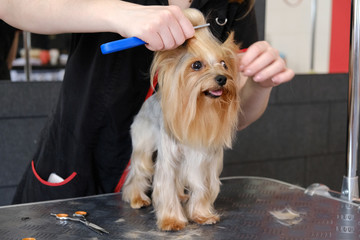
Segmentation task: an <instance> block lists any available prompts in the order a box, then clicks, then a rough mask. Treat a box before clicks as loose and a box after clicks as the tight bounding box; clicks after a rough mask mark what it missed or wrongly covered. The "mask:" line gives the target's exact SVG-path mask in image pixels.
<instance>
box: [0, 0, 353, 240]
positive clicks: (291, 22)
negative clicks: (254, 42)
mask: <svg viewBox="0 0 360 240" xmlns="http://www.w3.org/2000/svg"><path fill="white" fill-rule="evenodd" d="M356 2H358V1H350V0H256V2H255V8H256V18H257V23H258V34H259V37H260V39H264V40H266V41H268V42H269V43H270V44H271V45H272V46H274V47H275V48H276V49H278V50H279V52H280V55H281V57H282V58H283V59H284V60H285V61H286V63H287V65H288V67H289V68H291V69H293V70H294V72H295V74H296V75H295V77H294V79H293V80H292V81H290V82H288V83H285V84H282V85H280V86H278V87H275V88H274V89H273V90H272V93H271V97H270V101H269V105H268V108H267V109H266V111H265V113H264V114H263V115H262V116H261V118H260V119H258V120H257V121H256V122H254V123H253V124H251V125H250V126H249V127H247V128H246V129H244V130H242V131H239V132H237V135H236V138H235V142H234V144H233V147H232V149H227V150H226V151H225V154H224V168H223V172H222V174H221V178H222V179H224V183H223V186H221V188H223V187H224V190H221V191H220V194H219V199H220V200H219V203H218V205H217V204H215V207H216V206H218V207H216V208H217V209H218V210H219V211H220V212H221V211H222V210H223V211H224V212H221V214H222V219H224V220H220V223H219V224H222V221H224V222H223V224H225V225H219V226H222V227H223V228H230V227H231V224H230V223H229V225H226V224H227V222H226V221H227V219H228V220H229V219H231V218H233V219H234V221H235V220H236V219H237V221H239V222H236V221H235V222H236V224H235V225H236V227H234V228H233V231H234V232H236V231H238V228H240V226H244V228H243V229H246V228H249V229H252V230H253V229H257V230H256V232H252V230H249V231H248V232H247V233H244V232H241V233H239V235H237V236H239V238H238V239H280V238H277V237H276V236H278V235H282V237H284V236H291V237H289V238H286V237H285V238H281V239H360V225H359V224H357V223H358V222H359V221H360V213H359V211H357V210H356V209H357V207H355V210H354V211H352V210H351V207H353V206H355V205H356V201H355V200H354V202H353V203H351V202H352V201H353V199H352V198H351V197H352V196H354V197H357V198H358V197H359V196H358V189H357V188H358V184H357V182H358V180H357V176H356V168H357V162H358V160H357V159H358V158H357V141H358V139H357V138H358V137H357V136H358V135H357V132H358V115H359V109H358V105H359V103H360V102H359V101H360V99H359V98H358V96H357V95H358V94H359V93H358V92H357V91H356V90H357V89H354V88H356V86H359V85H358V84H359V83H357V81H360V79H359V78H360V74H359V73H358V71H359V69H357V68H359V67H360V65H358V66H353V65H356V61H355V60H354V59H357V58H359V54H360V52H359V51H360V50H359V49H357V52H356V51H352V50H353V48H354V47H352V45H354V44H356V42H357V43H358V42H359V41H358V39H356V38H355V40H354V39H352V33H354V32H356V31H355V30H357V33H359V31H360V29H355V28H356V27H357V28H359V27H360V25H356V24H354V22H355V21H356V18H351V15H352V11H356V8H355V7H354V5H356V4H357V3H356ZM359 2H360V1H359ZM358 5H360V3H358ZM357 7H358V8H359V6H357ZM358 13H360V12H358ZM354 19H355V20H354ZM357 21H359V20H357ZM355 37H356V36H355ZM359 37H360V36H357V38H359ZM68 45H69V35H67V34H63V35H38V34H33V33H28V32H24V33H20V35H19V46H18V53H17V57H16V59H15V60H14V64H13V67H12V69H11V72H10V78H11V79H1V81H0V99H1V100H0V161H1V168H0V215H3V214H7V212H6V211H9V212H10V210H11V209H13V208H15V207H13V208H11V207H9V206H8V205H10V204H11V201H12V198H13V196H14V194H15V189H16V186H17V184H18V183H19V181H20V179H21V177H22V174H23V173H24V171H25V168H26V167H27V165H28V164H29V160H30V158H31V157H32V156H33V154H34V151H35V149H36V146H37V143H38V138H39V134H40V131H41V129H42V128H43V127H44V124H45V122H46V119H47V117H48V115H49V114H50V113H51V111H52V110H53V108H54V105H55V104H56V101H57V98H58V94H59V91H60V88H61V85H62V78H63V76H64V73H65V70H64V66H65V64H66V60H67V53H68V52H67V47H68ZM355 50H356V49H355ZM349 72H350V74H349ZM356 74H358V75H356ZM356 77H358V79H356ZM354 157H355V159H354ZM351 158H353V159H351ZM349 168H352V169H349ZM354 168H355V169H354ZM351 173H355V176H349V174H351ZM233 177H235V178H233ZM237 177H240V178H237ZM246 177H249V178H246ZM232 179H238V180H239V179H240V180H239V181H240V182H239V183H238V185H237V183H236V184H235V185H234V186H230V185H231V184H230V185H227V184H226V181H230V182H231V181H237V180H232ZM245 179H247V180H245ZM248 179H252V180H251V181H250V180H248ZM256 181H258V182H256ZM262 181H264V182H262ZM267 181H268V182H271V183H268V182H267ZM273 181H276V182H277V181H281V184H283V185H281V186H280V187H279V188H280V189H282V190H280V191H277V190H274V189H275V188H276V187H277V186H275V185H273V183H274V182H273ZM279 184H280V182H279ZM314 184H315V185H314ZM284 186H285V187H284ZM227 187H228V188H227ZM259 188H263V189H267V190H263V192H262V193H261V194H264V195H261V196H262V197H263V199H266V201H268V202H269V205H267V206H271V204H275V205H276V207H273V208H271V207H269V208H270V209H267V210H269V211H267V210H266V211H265V210H264V209H263V208H262V209H260V208H259V209H260V210H261V211H262V210H264V213H263V214H264V215H265V217H264V218H262V220H263V221H264V222H263V224H265V222H267V223H268V225H267V226H266V227H262V228H261V229H267V230H266V231H265V230H263V231H261V234H260V230H259V229H260V227H259V226H258V225H256V224H255V223H254V222H252V221H251V220H254V219H253V218H256V216H260V215H258V214H260V213H259V212H257V211H256V209H257V208H256V207H254V206H253V205H251V202H250V201H249V202H246V201H245V202H244V201H242V202H241V204H240V203H239V204H237V202H236V200H234V201H233V202H229V203H226V199H227V197H228V198H232V197H234V196H235V195H236V197H239V198H242V199H246V198H250V199H253V200H254V199H255V200H254V201H257V200H258V199H261V197H254V198H251V196H253V195H252V194H254V195H256V194H257V193H256V190H257V189H259ZM309 188H310V190H309ZM234 189H235V190H234ZM240 189H243V190H242V191H240ZM289 189H290V190H293V189H296V190H299V189H300V190H304V191H305V192H307V194H305V195H306V197H308V198H309V196H315V195H326V196H321V197H320V196H319V197H318V199H317V200H316V203H310V202H311V201H310V200H308V199H307V200H301V201H304V202H303V203H304V205H302V204H301V203H298V202H297V203H295V202H293V201H295V200H292V199H294V197H293V196H292V195H291V194H292V193H291V192H289V193H288V195H286V196H287V197H284V196H280V195H281V192H282V193H286V192H287V191H290V190H289ZM314 189H315V190H314ZM319 189H320V190H319ZM324 189H325V190H324ZM300 190H299V191H300ZM244 191H245V192H246V191H247V194H244V193H243V192H244ZM274 191H275V192H276V193H274ZM324 191H325V193H324ZM351 191H354V192H355V194H354V195H352V192H351ZM349 192H350V193H349ZM267 193H268V194H270V195H271V197H269V198H265V197H264V196H265V195H266V194H267ZM224 194H225V195H224ZM296 194H297V195H296ZM296 194H295V195H296V196H297V197H296V198H298V200H299V199H301V197H299V193H296ZM349 194H350V195H351V196H349ZM356 195H357V196H356ZM256 199H257V200H256ZM349 199H350V200H349ZM330 200H331V201H334V203H332V202H329V203H328V202H326V201H330ZM99 201H100V200H99ZM266 201H265V200H264V204H265V202H266ZM299 201H300V200H299ZM346 201H348V203H346ZM270 202H271V204H270ZM257 203H258V202H257ZM322 203H323V204H325V205H326V206H327V207H328V209H331V208H333V207H334V208H336V209H337V206H338V205H339V207H338V208H339V213H332V215H331V214H330V215H328V217H324V216H322V215H321V214H322V213H323V214H325V213H324V212H321V211H320V212H318V213H319V214H318V215H316V216H315V214H313V213H312V212H311V211H310V209H311V207H314V208H316V209H319V208H321V207H322V205H321V204H322ZM74 204H75V203H74ZM258 204H261V202H259V203H258ZM341 204H345V205H341ZM85 205H86V203H85ZM99 205H100V206H101V203H99V204H97V206H99ZM310 205H311V206H310ZM318 205H319V206H318ZM228 206H232V208H233V209H237V208H238V209H248V210H249V211H250V210H251V209H252V211H251V214H253V215H251V214H250V215H249V216H250V220H249V222H246V218H245V217H244V215H242V213H238V215H237V214H234V215H231V214H226V210H224V209H227V207H228ZM304 206H306V207H304ZM344 206H345V207H344ZM346 206H347V207H348V208H349V209H350V210H349V209H348V208H347V207H346ZM349 206H350V207H349ZM77 207H78V205H77ZM56 208H57V211H61V207H59V206H57V207H56ZM98 208H99V207H98ZM283 209H286V210H289V209H292V210H294V211H295V212H296V213H295V219H296V221H297V220H298V222H291V223H289V224H288V225H286V224H287V223H284V222H281V223H279V222H278V221H275V220H274V221H273V222H271V219H275V218H276V219H279V216H277V215H275V214H273V215H271V214H268V213H269V212H270V213H271V211H270V210H283ZM342 209H347V210H348V211H350V212H346V213H344V212H342ZM74 210H81V209H74ZM260 210H259V211H260ZM2 211H3V212H2ZM24 211H26V209H25V210H24ZM39 211H41V210H39ZM94 211H95V210H94ZM129 211H130V210H129ZM289 211H290V210H289ZM324 211H325V210H324ZM265 212H266V213H265ZM335 212H336V211H335ZM290 213H291V211H290ZM49 214H50V213H49ZM149 214H151V213H149ZM244 214H245V213H244ZM93 215H94V214H93ZM93 215H90V214H89V218H90V219H91V216H93ZM130 215H131V214H129V216H130ZM245 215H246V214H245ZM320 215H321V216H320ZM126 216H127V215H126ZM246 216H247V215H246ZM251 216H253V217H251ZM21 217H29V218H30V220H27V221H28V224H29V225H31V224H33V223H31V220H32V219H34V218H36V216H35V215H33V216H30V215H29V216H25V215H24V216H20V215H19V219H21ZM131 217H132V216H130V217H129V219H130V218H131ZM307 218H308V219H307ZM309 218H311V219H312V220H311V221H310V220H309ZM343 218H347V220H348V221H344V222H341V223H336V221H338V220H339V219H340V220H341V219H343ZM1 219H4V218H1ZM119 219H120V218H119ZM124 219H125V220H124V222H126V221H130V220H128V219H126V217H124ZM239 219H241V220H239ZM319 219H321V221H331V222H329V223H324V222H320V220H319ZM324 219H326V220H324ZM354 219H355V220H356V224H352V220H354ZM51 220H53V219H52V218H50V217H49V221H51ZM91 220H94V221H96V220H100V218H99V219H96V218H93V219H91ZM1 221H3V220H0V233H3V234H5V235H6V234H8V232H6V231H7V230H6V229H1V228H2V227H1V225H2V223H1ZM14 221H15V220H14ZM19 221H22V220H19ZM54 221H55V220H54ZM118 221H120V220H118ZM151 221H152V220H151ZM260 221H261V220H260ZM30 223H31V224H30ZM97 223H98V224H101V223H102V222H101V221H97ZM103 223H104V224H105V225H104V226H105V228H106V227H108V228H110V229H111V228H112V227H111V226H112V225H111V224H110V225H108V226H107V225H106V222H103ZM14 224H15V225H16V223H14ZM22 224H25V225H24V226H25V229H26V223H24V221H22ZM121 224H123V223H121ZM121 224H120V222H118V225H121ZM252 224H253V225H252ZM276 224H278V225H279V226H277V225H276ZM301 224H303V225H301ZM312 224H314V225H316V224H320V225H321V224H322V225H321V226H325V227H328V226H330V227H329V228H328V230H327V229H325V230H324V228H323V229H322V228H321V227H319V228H317V229H316V231H315V230H309V229H310V226H311V225H312ZM35 225H36V224H35ZM40 225H41V224H40V223H39V224H38V226H40ZM290 225H291V226H290ZM289 226H290V227H289ZM300 226H304V227H303V228H301V227H300ZM305 226H306V227H305ZM206 227H207V228H208V227H209V226H206ZM272 227H273V229H276V230H270V229H271V228H272ZM29 228H30V227H29ZM194 228H195V227H192V228H191V229H190V230H189V229H188V230H186V231H187V232H186V234H190V238H189V239H192V238H194V239H195V238H196V239H200V238H201V236H202V234H203V235H204V236H207V237H209V235H206V234H210V233H211V234H214V235H212V237H209V238H204V239H231V238H230V237H233V236H232V235H231V234H230V233H229V234H230V235H229V236H228V238H227V237H226V236H227V235H222V237H219V236H218V235H216V234H217V232H216V231H221V227H218V228H216V229H214V228H211V229H210V227H209V229H208V230H206V229H205V231H204V230H201V229H198V227H196V229H194ZM28 230H29V229H28ZM33 230H34V229H31V231H33ZM195 230H196V231H198V232H197V233H196V234H195V233H194V232H191V231H195ZM9 231H10V230H9ZM29 231H30V230H29ZM144 231H145V230H144ZM154 231H155V230H154ZM206 231H209V232H208V233H205V232H206ZM276 231H278V232H276ZM292 231H295V232H292ZM303 232H305V233H304V234H307V235H306V237H305V236H304V235H303V234H302V233H303ZM150 233H151V231H150ZM29 234H30V233H29ZM43 234H45V233H43ZM49 234H50V233H49ZM89 234H93V233H91V232H90V233H89ZM137 234H138V235H136V237H139V238H143V239H159V238H158V237H160V238H163V237H168V235H166V234H169V233H163V234H165V235H156V236H155V235H154V234H155V232H152V234H153V235H146V234H145V233H143V234H145V235H141V234H140V233H139V232H137ZM139 234H140V235H139ZM176 234H179V233H176ZM197 234H198V235H197ZM266 234H267V236H270V237H264V236H265V235H266ZM43 236H44V238H41V236H39V235H38V237H37V239H48V238H47V237H48V236H50V235H46V234H45V235H43ZM96 236H97V235H96V234H95V237H96ZM169 236H170V238H171V235H169ZM176 236H179V235H176ZM214 236H215V237H214ZM216 236H218V237H216ZM256 236H262V237H259V238H256ZM28 237H31V236H28ZM88 237H89V236H88V235H83V238H81V237H80V238H78V239H90V238H88ZM90 237H91V236H90ZM131 238H135V235H131V236H130V235H127V236H126V237H124V236H123V238H121V237H119V238H115V237H114V239H131ZM7 239H13V238H10V237H9V238H7ZM14 239H15V238H14ZM16 239H18V238H16ZM52 239H54V238H52ZM69 239H70V238H69ZM71 239H72V238H71ZM96 239H107V238H102V236H99V238H96ZM109 239H111V238H109Z"/></svg>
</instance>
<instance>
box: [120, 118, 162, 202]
mask: <svg viewBox="0 0 360 240" xmlns="http://www.w3.org/2000/svg"><path fill="white" fill-rule="evenodd" d="M147 123H148V122H147V121H144V119H141V118H139V119H137V120H136V121H135V122H134V124H133V126H132V132H131V133H132V141H133V152H132V155H131V165H130V170H129V173H128V176H127V179H126V181H125V184H124V186H123V193H122V197H123V200H124V201H126V202H129V203H130V206H131V207H132V208H141V207H146V206H149V205H150V204H151V200H150V198H149V197H148V196H147V192H148V191H149V189H150V188H151V181H152V176H153V173H154V166H153V165H154V163H153V160H152V156H153V152H154V151H155V141H154V136H156V135H154V134H153V132H154V131H153V129H152V127H151V126H150V125H149V124H147Z"/></svg>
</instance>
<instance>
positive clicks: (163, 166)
mask: <svg viewBox="0 0 360 240" xmlns="http://www.w3.org/2000/svg"><path fill="white" fill-rule="evenodd" d="M161 132H162V137H161V140H160V141H161V144H159V149H158V156H157V161H156V165H155V174H154V180H153V194H152V200H153V206H154V208H155V212H156V216H157V225H158V227H159V229H161V230H164V231H175V230H181V229H183V228H184V227H185V226H186V224H187V218H186V217H185V214H184V212H183V208H182V205H181V200H180V197H181V196H179V195H180V192H181V191H179V189H178V188H180V189H182V193H184V186H183V184H181V182H179V181H178V174H179V169H178V168H179V161H181V160H180V158H181V153H180V151H179V147H178V145H177V144H176V143H175V142H174V140H173V139H171V138H170V137H169V136H168V135H167V134H166V133H165V131H161Z"/></svg>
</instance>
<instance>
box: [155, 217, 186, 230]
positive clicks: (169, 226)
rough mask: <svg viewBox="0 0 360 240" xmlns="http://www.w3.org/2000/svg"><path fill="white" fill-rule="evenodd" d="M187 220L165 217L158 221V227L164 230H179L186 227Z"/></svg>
mask: <svg viewBox="0 0 360 240" xmlns="http://www.w3.org/2000/svg"><path fill="white" fill-rule="evenodd" d="M186 224H187V222H184V221H181V220H179V219H176V218H165V219H163V220H159V221H158V227H159V229H160V230H162V231H179V230H181V229H184V228H185V226H186Z"/></svg>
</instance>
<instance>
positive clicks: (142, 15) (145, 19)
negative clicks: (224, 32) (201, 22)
mask: <svg viewBox="0 0 360 240" xmlns="http://www.w3.org/2000/svg"><path fill="white" fill-rule="evenodd" d="M126 18H127V19H128V21H127V22H126V24H127V26H126V25H124V24H121V23H119V25H122V26H121V27H120V29H119V31H118V32H119V33H120V34H121V35H122V36H123V37H133V36H135V37H138V38H140V39H141V40H143V41H145V42H146V43H147V44H146V47H147V48H148V49H150V50H152V51H159V50H167V49H173V48H176V47H177V46H179V45H181V44H183V43H184V42H185V40H186V39H188V38H191V37H193V36H194V34H195V31H194V28H193V25H192V24H191V22H190V21H189V20H188V19H187V18H186V17H185V16H184V14H183V13H182V11H181V9H180V8H179V7H177V6H142V5H133V7H132V6H130V7H128V9H127V11H126Z"/></svg>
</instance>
